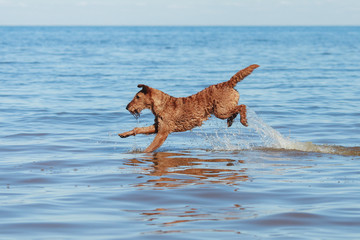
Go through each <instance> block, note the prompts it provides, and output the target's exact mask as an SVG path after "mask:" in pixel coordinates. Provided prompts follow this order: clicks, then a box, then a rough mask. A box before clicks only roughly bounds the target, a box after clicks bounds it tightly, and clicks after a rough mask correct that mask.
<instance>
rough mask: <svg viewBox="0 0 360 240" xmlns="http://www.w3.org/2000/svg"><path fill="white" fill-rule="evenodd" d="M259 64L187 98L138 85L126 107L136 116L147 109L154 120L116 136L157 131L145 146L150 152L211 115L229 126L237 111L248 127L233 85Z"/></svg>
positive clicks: (242, 107)
mask: <svg viewBox="0 0 360 240" xmlns="http://www.w3.org/2000/svg"><path fill="white" fill-rule="evenodd" d="M258 67H259V65H257V64H253V65H250V66H248V67H247V68H244V69H242V70H240V71H239V72H237V73H236V74H235V75H234V76H232V77H231V78H230V80H228V81H226V82H222V83H218V84H215V85H211V86H209V87H207V88H205V89H203V90H202V91H200V92H198V93H196V94H194V95H191V96H189V97H180V98H176V97H172V96H170V95H168V94H166V93H164V92H162V91H160V90H158V89H155V88H151V87H149V86H147V85H144V84H139V85H138V87H139V88H141V90H140V91H139V92H138V93H136V94H135V96H134V98H133V99H132V100H131V102H130V103H129V104H128V105H127V106H126V109H127V110H128V111H129V112H130V113H131V114H132V115H133V116H134V117H136V118H138V117H139V116H140V113H141V111H142V110H144V109H150V110H151V112H152V113H153V114H154V115H155V123H154V124H153V125H151V126H148V127H140V128H134V129H133V130H131V131H128V132H124V133H119V136H120V137H121V138H126V137H129V136H135V135H137V134H155V133H156V136H155V138H154V140H153V142H152V143H151V144H150V145H149V146H148V147H147V148H146V149H145V152H146V153H149V152H153V151H155V150H156V149H158V148H159V147H160V146H161V145H162V144H163V143H164V142H165V140H166V138H167V137H168V135H169V134H170V133H172V132H184V131H187V130H191V129H193V128H194V127H199V126H201V125H202V122H203V121H205V120H207V119H208V118H209V117H210V116H211V115H215V117H217V118H220V119H227V125H228V127H230V126H231V125H232V123H233V121H234V119H235V118H236V116H237V115H238V114H240V122H241V124H242V125H244V126H246V127H247V126H248V123H247V118H246V106H245V105H244V104H241V105H238V101H239V97H240V95H239V93H238V91H237V90H235V89H234V87H235V86H236V84H237V83H238V82H240V81H241V80H243V79H244V78H245V77H247V76H248V75H250V74H251V73H252V72H253V70H254V69H256V68H258Z"/></svg>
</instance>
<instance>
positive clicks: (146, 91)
mask: <svg viewBox="0 0 360 240" xmlns="http://www.w3.org/2000/svg"><path fill="white" fill-rule="evenodd" d="M138 88H142V90H141V91H142V92H143V93H145V94H147V93H148V92H150V87H149V86H146V85H144V84H139V85H138Z"/></svg>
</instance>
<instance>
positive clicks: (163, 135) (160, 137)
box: [145, 132, 169, 153]
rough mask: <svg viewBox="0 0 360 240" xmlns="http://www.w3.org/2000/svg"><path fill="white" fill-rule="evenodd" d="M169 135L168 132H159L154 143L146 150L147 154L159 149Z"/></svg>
mask: <svg viewBox="0 0 360 240" xmlns="http://www.w3.org/2000/svg"><path fill="white" fill-rule="evenodd" d="M168 135H169V133H167V132H159V133H158V134H156V136H155V138H154V141H153V142H152V143H151V144H150V145H149V146H148V147H147V148H146V149H145V152H146V153H149V152H153V151H155V150H156V149H158V148H159V147H160V146H161V145H162V144H163V143H164V142H165V140H166V138H167V137H168Z"/></svg>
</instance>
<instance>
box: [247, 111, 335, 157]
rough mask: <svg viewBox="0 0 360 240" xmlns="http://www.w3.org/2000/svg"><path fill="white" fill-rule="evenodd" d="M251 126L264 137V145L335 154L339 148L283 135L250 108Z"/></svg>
mask: <svg viewBox="0 0 360 240" xmlns="http://www.w3.org/2000/svg"><path fill="white" fill-rule="evenodd" d="M248 118H249V127H250V128H252V129H254V130H255V131H256V132H257V133H258V134H259V136H260V138H261V139H262V142H263V144H264V147H269V148H279V149H287V150H298V151H305V152H320V153H330V154H334V153H336V152H337V150H338V149H336V147H334V146H328V145H317V144H314V143H311V142H298V141H295V140H292V139H290V137H285V136H283V135H282V134H281V133H280V132H278V131H277V130H275V129H274V128H272V127H270V126H269V125H267V124H266V123H265V122H264V121H263V120H262V119H261V118H260V117H258V116H257V114H256V113H255V111H253V110H251V109H249V110H248Z"/></svg>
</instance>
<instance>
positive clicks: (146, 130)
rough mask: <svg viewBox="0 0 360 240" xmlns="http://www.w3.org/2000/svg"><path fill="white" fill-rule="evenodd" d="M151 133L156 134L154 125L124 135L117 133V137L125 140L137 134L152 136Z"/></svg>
mask: <svg viewBox="0 0 360 240" xmlns="http://www.w3.org/2000/svg"><path fill="white" fill-rule="evenodd" d="M152 133H156V128H155V125H151V126H148V127H141V128H134V129H133V130H131V131H128V132H124V133H119V134H118V135H119V136H120V137H121V138H126V137H129V136H135V135H137V134H152Z"/></svg>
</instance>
